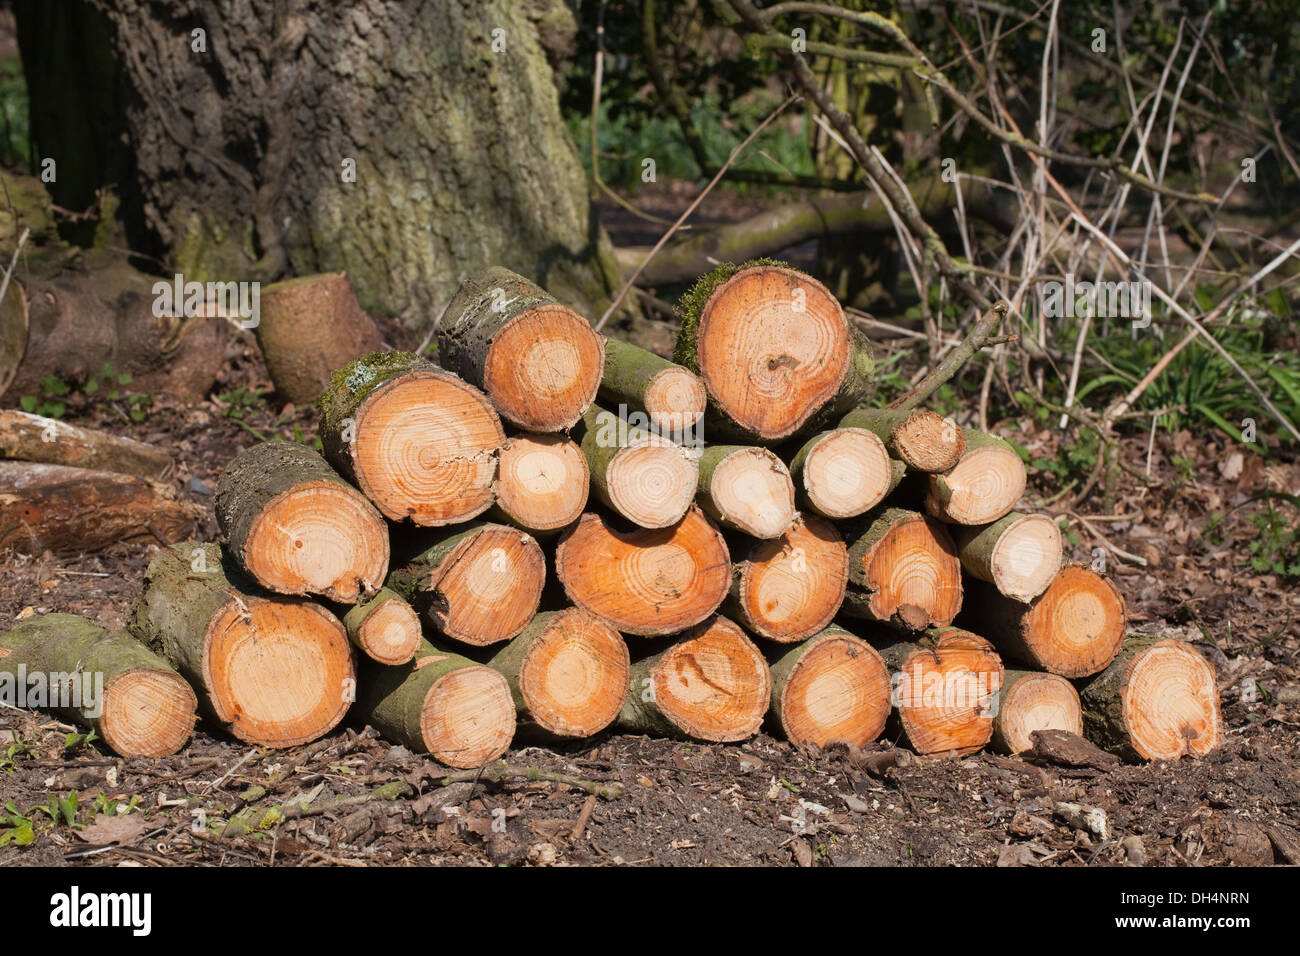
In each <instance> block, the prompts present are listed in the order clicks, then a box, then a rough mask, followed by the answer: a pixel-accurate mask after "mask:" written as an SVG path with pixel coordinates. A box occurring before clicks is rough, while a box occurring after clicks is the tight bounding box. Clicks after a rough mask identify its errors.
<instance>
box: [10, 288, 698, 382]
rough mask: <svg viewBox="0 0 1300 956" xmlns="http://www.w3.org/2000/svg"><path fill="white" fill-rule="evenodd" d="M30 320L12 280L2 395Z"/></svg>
mask: <svg viewBox="0 0 1300 956" xmlns="http://www.w3.org/2000/svg"><path fill="white" fill-rule="evenodd" d="M30 322H31V319H30V317H29V316H28V313H27V293H26V292H25V291H24V290H23V287H22V285H20V284H19V283H17V282H11V283H10V288H9V290H7V291H6V292H5V297H4V299H3V300H0V396H3V395H4V394H5V392H7V391H8V390H9V386H10V384H12V383H13V380H14V379H15V378H16V377H17V376H18V366H19V365H20V364H21V363H22V360H23V355H24V354H26V352H27V336H28V333H29V330H30ZM701 388H703V386H701Z"/></svg>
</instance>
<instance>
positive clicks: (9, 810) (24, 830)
mask: <svg viewBox="0 0 1300 956" xmlns="http://www.w3.org/2000/svg"><path fill="white" fill-rule="evenodd" d="M35 839H36V824H35V823H34V822H33V821H32V819H31V817H28V816H26V815H25V814H22V813H19V812H18V808H17V807H15V806H14V802H13V801H12V800H10V801H9V802H8V803H6V804H5V812H4V813H2V814H0V846H7V845H8V844H9V843H11V842H12V843H13V844H14V845H15V846H26V845H27V844H29V843H31V842H32V841H34V840H35Z"/></svg>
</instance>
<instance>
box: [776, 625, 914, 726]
mask: <svg viewBox="0 0 1300 956" xmlns="http://www.w3.org/2000/svg"><path fill="white" fill-rule="evenodd" d="M778 653H779V655H780V656H778V657H777V658H776V659H775V660H774V661H773V663H772V716H773V717H774V718H775V719H776V721H777V722H778V723H779V724H780V725H781V729H782V731H783V732H784V733H785V736H786V739H787V740H789V741H790V742H791V743H793V744H796V745H798V744H813V745H815V746H817V747H825V746H826V745H827V744H829V743H830V742H831V741H832V740H842V741H844V742H845V743H848V744H852V745H853V746H855V747H865V746H867V744H869V743H871V742H872V741H873V740H875V739H876V738H877V737H879V736H880V734H881V731H883V730H884V729H885V720H886V718H887V717H888V716H889V711H890V707H891V703H890V700H891V692H892V688H891V685H890V682H889V670H888V669H887V668H886V667H885V662H884V661H883V660H882V659H881V657H880V654H879V653H878V652H877V651H876V649H875V648H873V647H872V646H871V645H870V644H868V643H867V642H866V641H863V640H860V639H859V638H856V637H854V636H853V635H852V634H850V633H849V632H848V631H846V630H843V629H842V628H838V627H828V628H827V629H826V630H824V631H822V632H821V633H820V634H817V635H816V636H814V637H811V638H809V639H808V640H806V641H804V642H803V643H801V644H797V645H795V646H794V647H792V648H789V649H786V648H782V649H781V651H780V652H778Z"/></svg>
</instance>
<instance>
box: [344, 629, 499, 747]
mask: <svg viewBox="0 0 1300 956" xmlns="http://www.w3.org/2000/svg"><path fill="white" fill-rule="evenodd" d="M356 710H357V715H358V717H359V718H360V719H361V720H364V721H365V722H366V723H368V724H370V725H371V726H373V727H374V728H375V729H376V730H378V731H379V732H380V733H381V734H383V736H384V737H386V738H387V739H389V740H392V741H394V742H396V743H399V744H402V745H403V746H405V747H407V748H408V749H410V750H412V751H414V752H416V753H427V754H431V755H432V756H433V757H434V759H435V760H438V761H440V762H442V763H444V764H446V765H447V766H449V767H459V768H462V769H472V768H474V767H481V766H483V765H484V764H486V763H489V762H490V761H493V760H496V759H497V758H498V757H500V756H501V755H502V754H503V753H505V752H506V749H507V748H508V747H509V746H510V741H511V739H512V738H513V737H514V735H515V705H514V702H513V701H512V700H511V699H510V686H509V685H508V684H507V683H506V679H505V678H504V677H502V676H501V675H500V674H499V673H497V672H496V671H494V670H493V669H492V668H490V667H484V666H483V665H481V664H475V663H474V662H473V661H471V660H469V659H467V658H464V657H461V656H460V655H458V654H452V653H449V652H447V651H443V650H441V649H439V648H436V647H434V646H433V645H432V644H430V643H429V642H428V641H422V642H421V643H420V647H419V648H418V649H417V651H416V653H415V657H414V659H412V660H411V661H410V663H407V664H402V665H400V666H398V667H386V666H384V665H382V664H375V663H373V662H370V661H363V662H362V681H361V685H360V693H359V694H358V697H357V708H356Z"/></svg>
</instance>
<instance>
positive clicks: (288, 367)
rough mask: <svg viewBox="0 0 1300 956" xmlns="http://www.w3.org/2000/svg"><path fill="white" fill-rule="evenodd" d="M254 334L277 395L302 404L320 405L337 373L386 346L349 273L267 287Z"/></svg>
mask: <svg viewBox="0 0 1300 956" xmlns="http://www.w3.org/2000/svg"><path fill="white" fill-rule="evenodd" d="M255 329H256V332H257V344H258V345H259V346H260V347H261V350H262V357H263V358H265V359H266V370H267V372H269V373H270V375H271V381H272V382H274V383H275V390H276V391H277V392H278V393H279V394H280V395H282V396H283V397H284V398H285V399H287V400H288V401H291V402H295V403H297V404H300V405H304V404H308V403H310V402H314V401H316V398H317V397H318V396H319V395H320V393H321V392H322V391H323V390H324V389H325V386H326V385H328V384H329V382H330V379H331V378H332V377H333V375H334V371H335V369H338V368H342V367H343V366H344V365H347V364H348V363H349V362H351V361H352V360H353V359H356V358H360V357H361V356H363V355H366V354H368V353H370V352H374V351H376V350H377V349H379V348H381V347H382V346H383V344H384V343H383V336H382V335H380V333H379V329H378V327H377V326H376V325H375V323H374V320H372V319H371V318H370V316H369V315H367V314H366V312H365V310H364V309H362V308H361V305H360V303H358V302H357V297H356V293H354V292H353V291H352V283H351V281H350V280H349V279H348V274H347V273H346V272H326V273H322V274H319V275H309V276H300V277H298V278H294V279H286V280H284V281H283V282H276V283H274V284H272V285H268V286H266V287H265V288H264V289H262V290H261V296H260V300H259V315H258V316H257V325H256V326H255Z"/></svg>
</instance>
